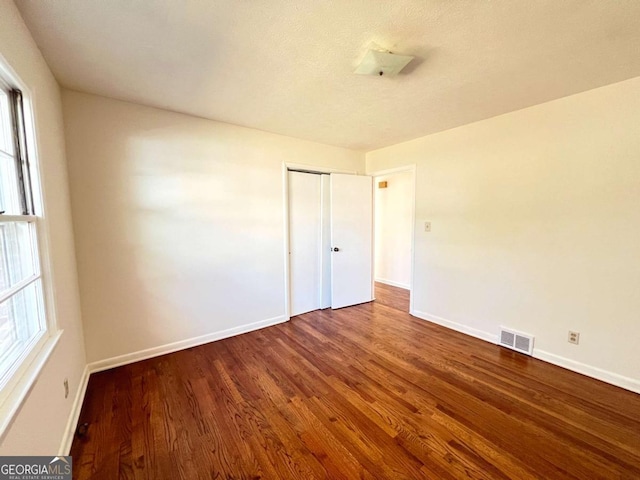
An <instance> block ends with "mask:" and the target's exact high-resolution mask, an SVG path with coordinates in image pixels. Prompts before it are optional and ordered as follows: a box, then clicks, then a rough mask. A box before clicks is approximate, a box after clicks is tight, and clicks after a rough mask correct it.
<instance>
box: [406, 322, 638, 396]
mask: <svg viewBox="0 0 640 480" xmlns="http://www.w3.org/2000/svg"><path fill="white" fill-rule="evenodd" d="M411 314H412V315H413V316H414V317H418V318H420V319H422V320H426V321H428V322H431V323H435V324H437V325H441V326H443V327H446V328H450V329H451V330H455V331H456V332H460V333H464V334H466V335H470V336H472V337H475V338H479V339H480V340H484V341H486V342H490V343H493V344H497V343H498V336H497V335H492V334H490V333H488V332H485V331H483V330H478V329H475V328H471V327H468V326H466V325H463V324H461V323H457V322H452V321H451V320H447V319H446V318H442V317H438V316H437V315H431V314H429V313H425V312H420V311H418V310H414V311H413V312H412V313H411ZM533 357H534V358H537V359H539V360H543V361H545V362H547V363H551V364H553V365H556V366H558V367H562V368H566V369H567V370H571V371H572V372H576V373H580V374H582V375H586V376H587V377H591V378H595V379H596V380H601V381H603V382H606V383H609V384H611V385H615V386H616V387H620V388H624V389H625V390H630V391H632V392H634V393H640V380H636V379H634V378H630V377H625V376H623V375H618V374H617V373H613V372H609V371H608V370H603V369H601V368H598V367H593V366H591V365H587V364H585V363H581V362H577V361H575V360H571V359H568V358H565V357H561V356H559V355H556V354H553V353H549V352H545V351H543V350H537V349H536V348H535V347H534V349H533Z"/></svg>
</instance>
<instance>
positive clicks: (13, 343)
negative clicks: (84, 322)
mask: <svg viewBox="0 0 640 480" xmlns="http://www.w3.org/2000/svg"><path fill="white" fill-rule="evenodd" d="M41 297H42V294H41V288H40V280H38V281H36V282H34V283H32V284H31V285H29V286H28V287H26V288H24V289H23V290H20V291H19V292H18V293H16V294H15V295H14V296H12V297H11V298H9V299H8V300H6V301H5V302H3V303H0V386H1V385H2V384H3V383H4V382H5V381H6V379H7V377H8V376H9V374H10V373H12V371H13V368H14V366H16V362H18V361H19V360H20V359H21V358H22V357H23V355H24V354H25V353H26V351H27V350H28V349H29V347H30V346H31V345H32V344H33V340H34V339H35V337H36V336H37V335H38V334H39V333H40V332H41V331H42V329H43V325H44V322H43V321H42V307H41V302H40V299H41Z"/></svg>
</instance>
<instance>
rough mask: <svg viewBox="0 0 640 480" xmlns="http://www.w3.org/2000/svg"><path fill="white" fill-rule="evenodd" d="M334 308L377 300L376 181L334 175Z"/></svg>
mask: <svg viewBox="0 0 640 480" xmlns="http://www.w3.org/2000/svg"><path fill="white" fill-rule="evenodd" d="M331 245H332V253H331V308H342V307H347V306H349V305H355V304H358V303H364V302H370V301H371V300H373V181H372V178H371V177H365V176H360V175H344V174H336V173H332V174H331Z"/></svg>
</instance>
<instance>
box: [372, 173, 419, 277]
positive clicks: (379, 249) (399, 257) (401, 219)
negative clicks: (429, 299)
mask: <svg viewBox="0 0 640 480" xmlns="http://www.w3.org/2000/svg"><path fill="white" fill-rule="evenodd" d="M384 181H386V182H387V188H378V183H379V182H384ZM413 183H414V180H413V172H398V173H392V174H389V175H380V176H377V177H375V182H374V186H373V188H374V191H375V267H374V269H375V279H376V281H378V282H383V283H388V284H390V285H395V286H397V287H402V288H410V286H411V234H412V231H411V227H412V224H413V217H412V211H411V209H412V207H413V206H412V202H413Z"/></svg>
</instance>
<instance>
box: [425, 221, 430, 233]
mask: <svg viewBox="0 0 640 480" xmlns="http://www.w3.org/2000/svg"><path fill="white" fill-rule="evenodd" d="M424 231H425V232H430V231H431V222H424Z"/></svg>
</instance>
